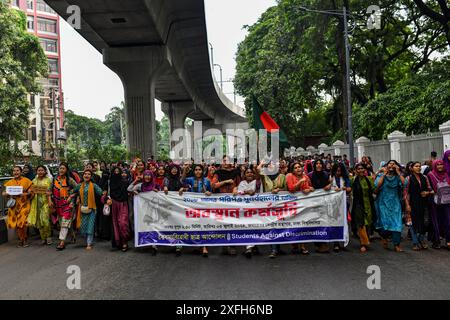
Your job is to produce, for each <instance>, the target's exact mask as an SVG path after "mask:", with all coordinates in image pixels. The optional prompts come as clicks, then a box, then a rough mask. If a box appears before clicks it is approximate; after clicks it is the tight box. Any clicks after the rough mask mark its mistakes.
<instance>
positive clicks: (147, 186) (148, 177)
mask: <svg viewBox="0 0 450 320" xmlns="http://www.w3.org/2000/svg"><path fill="white" fill-rule="evenodd" d="M160 190H161V188H160V187H159V185H158V184H156V182H155V175H154V174H153V172H151V171H150V170H145V171H144V174H143V178H142V182H141V179H139V177H137V178H136V179H135V180H134V181H133V183H132V184H130V185H129V186H128V191H129V192H133V193H134V194H138V193H140V192H151V191H155V192H158V191H160Z"/></svg>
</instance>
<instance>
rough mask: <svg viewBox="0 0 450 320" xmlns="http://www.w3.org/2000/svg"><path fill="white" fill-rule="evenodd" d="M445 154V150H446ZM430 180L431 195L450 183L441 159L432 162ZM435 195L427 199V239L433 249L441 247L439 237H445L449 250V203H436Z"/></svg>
mask: <svg viewBox="0 0 450 320" xmlns="http://www.w3.org/2000/svg"><path fill="white" fill-rule="evenodd" d="M446 154H447V152H446ZM428 179H429V180H430V184H431V188H432V193H431V194H432V195H433V194H434V195H436V194H437V193H438V192H439V188H442V187H446V186H448V185H450V177H449V175H448V171H447V169H446V167H445V162H444V161H443V160H436V161H434V162H433V170H432V171H431V172H430V173H429V174H428ZM435 199H436V196H434V197H430V199H429V200H428V208H429V214H430V223H431V226H430V230H429V233H428V240H429V241H432V247H433V248H434V249H440V248H441V237H442V238H445V240H446V243H447V249H448V250H450V204H437V203H436V202H435Z"/></svg>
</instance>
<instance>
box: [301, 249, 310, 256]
mask: <svg viewBox="0 0 450 320" xmlns="http://www.w3.org/2000/svg"><path fill="white" fill-rule="evenodd" d="M300 253H301V254H302V255H304V256H307V255H309V250H308V249H306V248H305V247H303V248H300Z"/></svg>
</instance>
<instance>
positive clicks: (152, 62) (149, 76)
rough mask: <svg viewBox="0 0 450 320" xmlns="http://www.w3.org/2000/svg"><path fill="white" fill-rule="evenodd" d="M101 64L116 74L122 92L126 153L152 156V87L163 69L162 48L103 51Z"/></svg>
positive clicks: (153, 149) (153, 141)
mask: <svg viewBox="0 0 450 320" xmlns="http://www.w3.org/2000/svg"><path fill="white" fill-rule="evenodd" d="M103 63H104V64H105V65H106V66H108V67H109V68H110V69H111V70H113V71H114V72H115V73H117V75H118V76H119V77H120V79H121V80H122V84H123V87H124V90H125V116H126V123H127V137H126V140H127V148H128V151H130V152H131V153H132V155H133V156H134V155H140V156H141V157H142V158H143V159H147V158H149V157H150V156H152V155H155V156H156V131H155V129H156V126H155V85H154V84H155V80H156V79H157V77H158V75H159V74H160V73H161V72H162V71H163V70H164V69H165V66H166V59H165V51H164V49H163V47H161V46H147V47H126V48H106V49H104V50H103Z"/></svg>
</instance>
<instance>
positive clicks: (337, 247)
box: [333, 246, 341, 253]
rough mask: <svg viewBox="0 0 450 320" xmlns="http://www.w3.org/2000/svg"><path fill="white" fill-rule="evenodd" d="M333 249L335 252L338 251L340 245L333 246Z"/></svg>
mask: <svg viewBox="0 0 450 320" xmlns="http://www.w3.org/2000/svg"><path fill="white" fill-rule="evenodd" d="M333 251H334V252H336V253H339V252H340V251H341V247H340V246H334V248H333Z"/></svg>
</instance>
